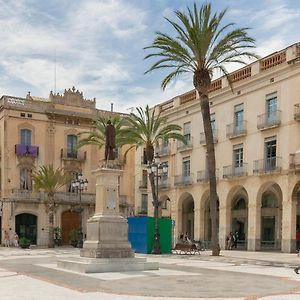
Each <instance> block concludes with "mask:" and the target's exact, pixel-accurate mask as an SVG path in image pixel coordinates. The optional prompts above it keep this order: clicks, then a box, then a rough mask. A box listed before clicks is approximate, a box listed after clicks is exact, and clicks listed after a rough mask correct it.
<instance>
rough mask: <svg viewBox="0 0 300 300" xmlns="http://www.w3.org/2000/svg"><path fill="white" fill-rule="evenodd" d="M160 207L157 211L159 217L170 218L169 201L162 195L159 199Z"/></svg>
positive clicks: (166, 196)
mask: <svg viewBox="0 0 300 300" xmlns="http://www.w3.org/2000/svg"><path fill="white" fill-rule="evenodd" d="M159 201H160V206H159V210H158V216H159V217H168V218H171V199H170V198H169V196H168V195H166V194H164V195H161V196H160V197H159Z"/></svg>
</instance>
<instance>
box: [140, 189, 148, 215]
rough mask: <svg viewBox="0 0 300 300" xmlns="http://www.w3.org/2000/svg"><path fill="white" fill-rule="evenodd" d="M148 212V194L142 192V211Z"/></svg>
mask: <svg viewBox="0 0 300 300" xmlns="http://www.w3.org/2000/svg"><path fill="white" fill-rule="evenodd" d="M147 212H148V194H142V198H141V209H140V213H143V214H147Z"/></svg>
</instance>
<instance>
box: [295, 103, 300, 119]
mask: <svg viewBox="0 0 300 300" xmlns="http://www.w3.org/2000/svg"><path fill="white" fill-rule="evenodd" d="M294 119H295V120H296V121H300V103H298V104H295V113H294Z"/></svg>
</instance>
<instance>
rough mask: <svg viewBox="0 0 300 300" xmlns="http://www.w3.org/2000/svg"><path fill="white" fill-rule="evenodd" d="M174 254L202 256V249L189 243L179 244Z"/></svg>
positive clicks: (173, 251)
mask: <svg viewBox="0 0 300 300" xmlns="http://www.w3.org/2000/svg"><path fill="white" fill-rule="evenodd" d="M172 253H173V254H186V255H187V254H200V249H198V248H197V246H196V244H188V243H177V244H176V245H175V248H174V249H173V250H172Z"/></svg>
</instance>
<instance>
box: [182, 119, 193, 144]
mask: <svg viewBox="0 0 300 300" xmlns="http://www.w3.org/2000/svg"><path fill="white" fill-rule="evenodd" d="M183 136H184V138H185V140H186V141H187V144H189V143H190V141H191V122H187V123H184V124H183Z"/></svg>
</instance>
